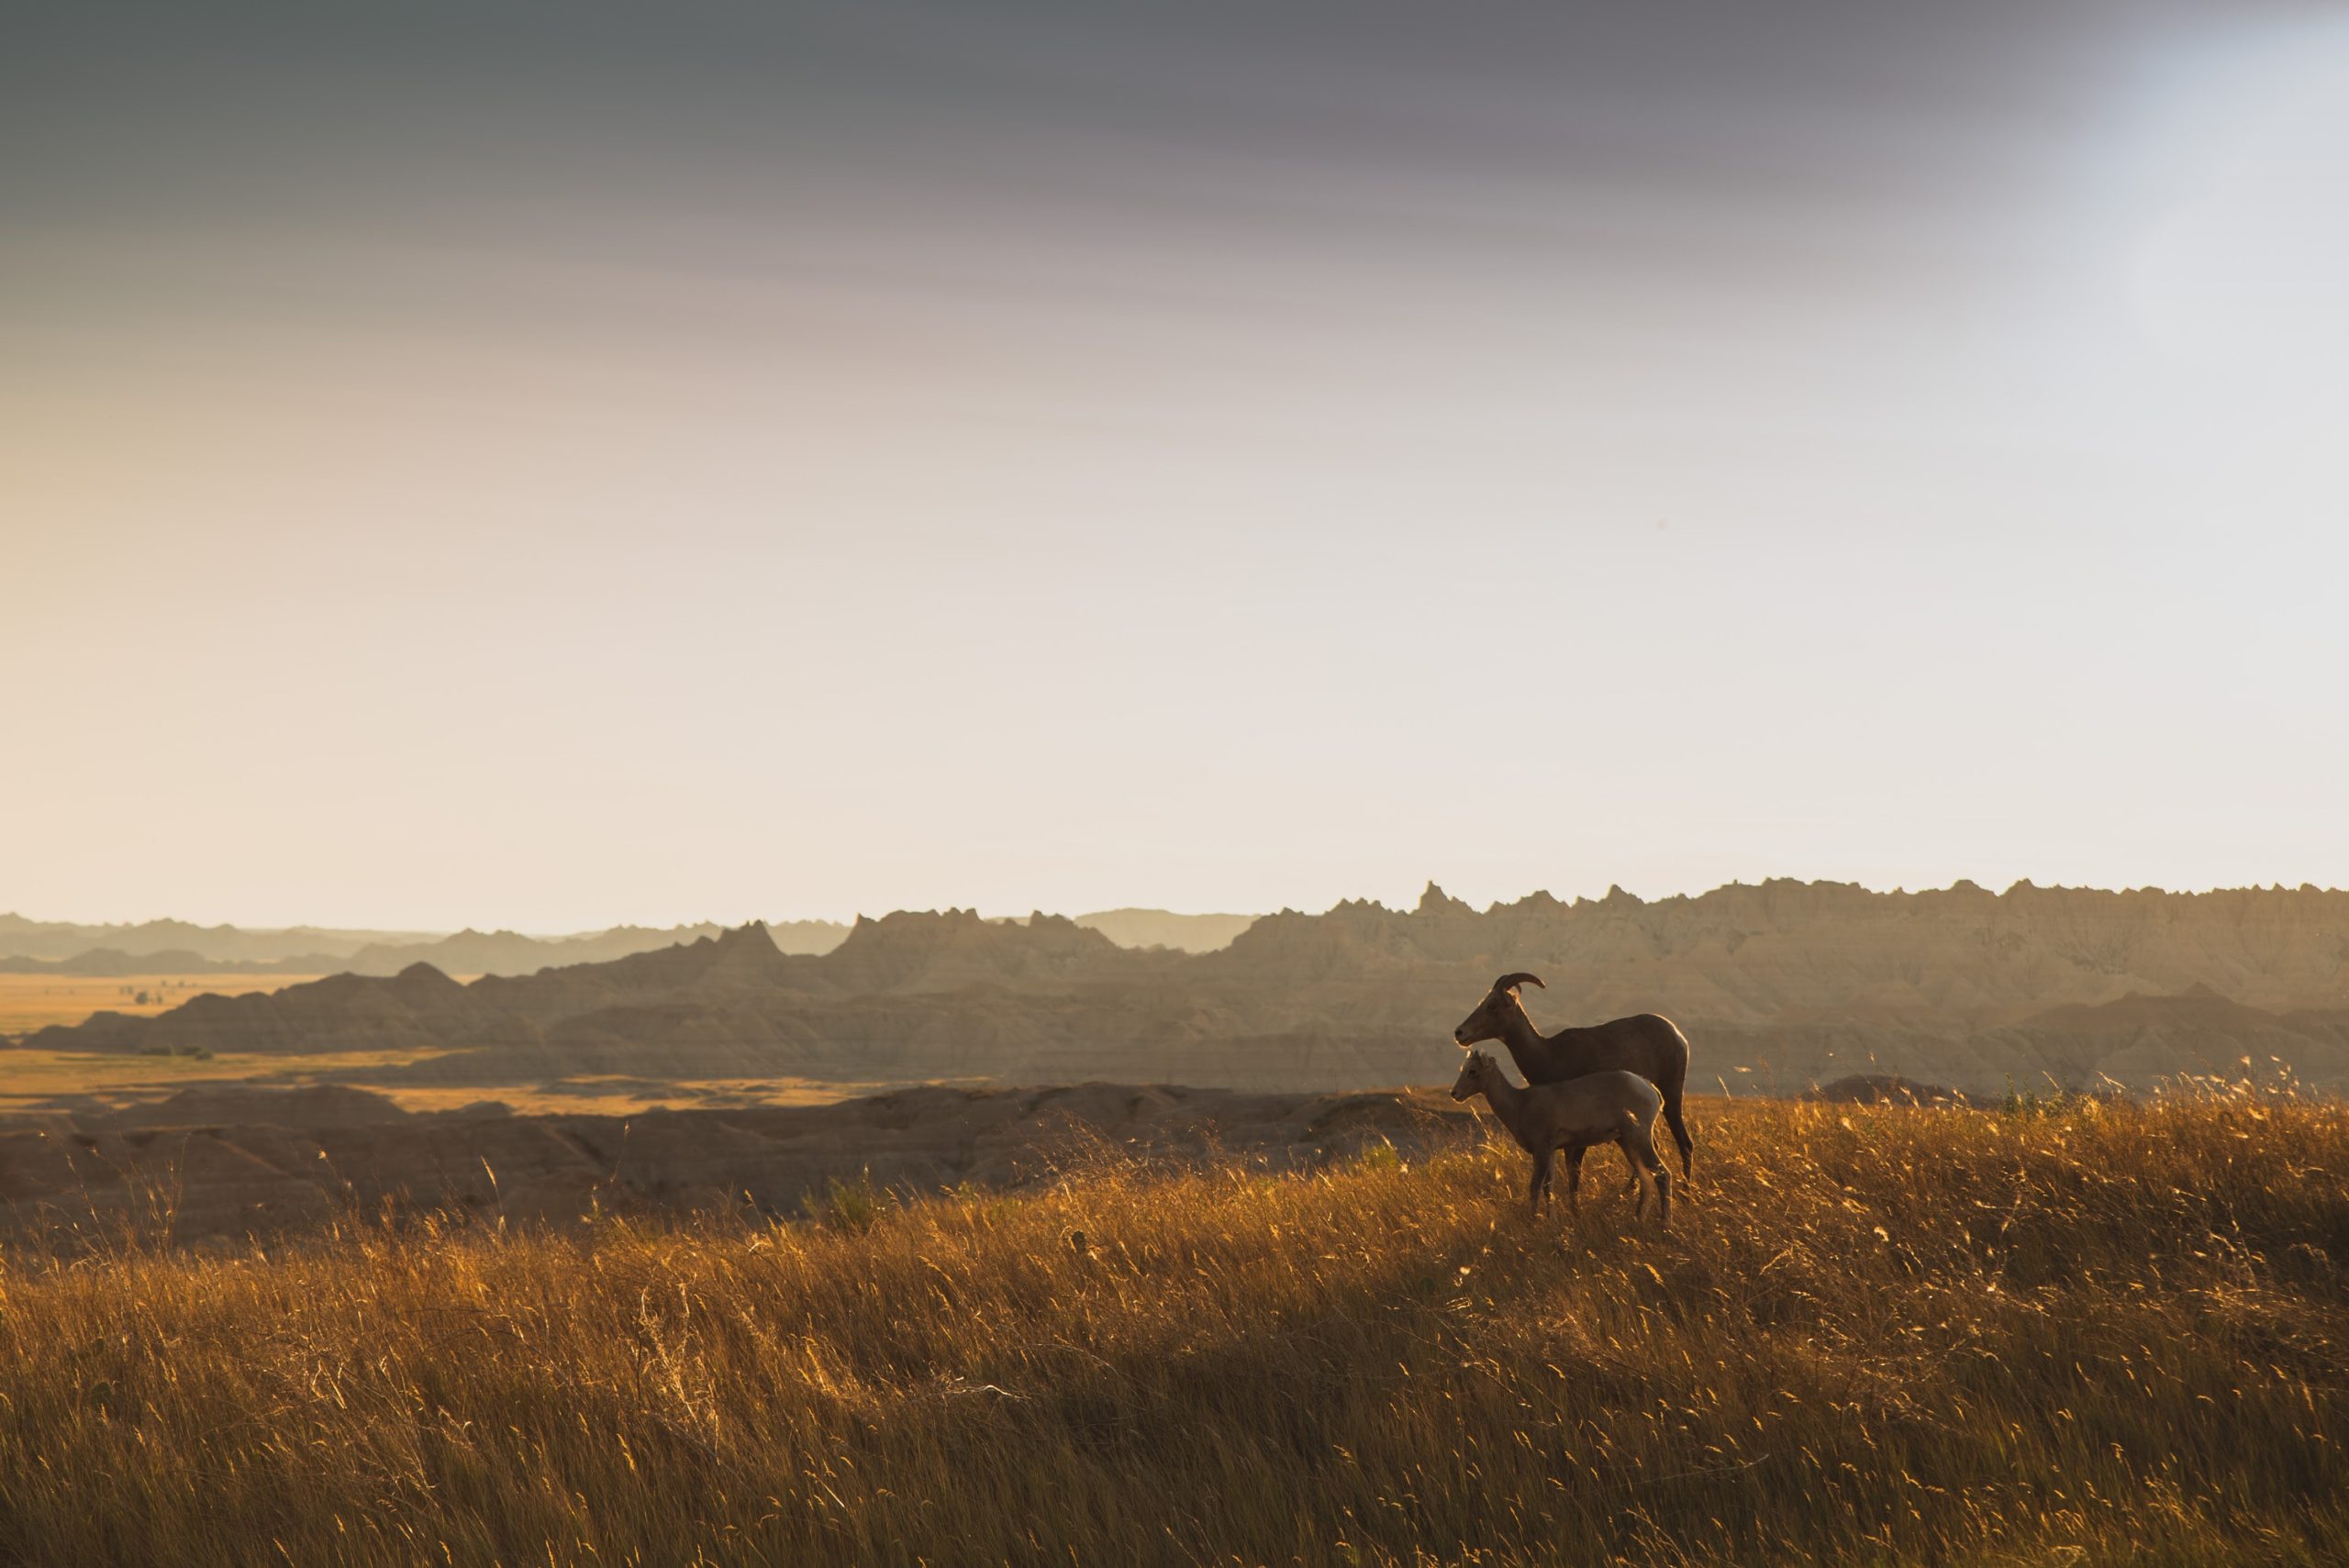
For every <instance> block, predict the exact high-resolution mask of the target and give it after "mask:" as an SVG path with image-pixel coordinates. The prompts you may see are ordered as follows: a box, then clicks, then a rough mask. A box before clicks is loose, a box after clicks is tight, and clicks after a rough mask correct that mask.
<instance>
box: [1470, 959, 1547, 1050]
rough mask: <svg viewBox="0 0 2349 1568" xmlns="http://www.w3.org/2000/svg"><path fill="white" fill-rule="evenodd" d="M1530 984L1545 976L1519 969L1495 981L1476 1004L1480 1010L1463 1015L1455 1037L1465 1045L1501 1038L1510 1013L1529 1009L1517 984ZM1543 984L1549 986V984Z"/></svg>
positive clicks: (1544, 988) (1539, 982)
mask: <svg viewBox="0 0 2349 1568" xmlns="http://www.w3.org/2000/svg"><path fill="white" fill-rule="evenodd" d="M1529 984H1531V985H1542V981H1541V978H1540V977H1539V976H1537V975H1531V974H1523V973H1519V974H1504V975H1502V976H1501V977H1500V978H1499V979H1498V980H1496V981H1494V982H1493V988H1492V989H1491V990H1490V991H1487V992H1486V993H1485V999H1484V1000H1483V1001H1481V1002H1479V1003H1477V1004H1476V1010H1475V1012H1473V1013H1471V1014H1469V1015H1468V1016H1467V1017H1466V1018H1463V1019H1461V1020H1460V1027H1459V1028H1458V1029H1453V1031H1452V1038H1453V1040H1457V1041H1458V1042H1459V1043H1461V1044H1462V1045H1475V1044H1476V1043H1477V1042H1478V1041H1480V1040H1498V1039H1500V1038H1501V1031H1502V1030H1503V1029H1506V1028H1508V1016H1509V1015H1510V1014H1511V1013H1522V1012H1524V1011H1525V1007H1524V1005H1523V1004H1522V1003H1520V1002H1519V1001H1518V999H1517V988H1518V987H1519V986H1520V985H1529ZM1542 989H1543V990H1545V991H1546V990H1548V989H1549V987H1548V986H1546V985H1542Z"/></svg>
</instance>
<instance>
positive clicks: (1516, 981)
mask: <svg viewBox="0 0 2349 1568" xmlns="http://www.w3.org/2000/svg"><path fill="white" fill-rule="evenodd" d="M1526 984H1532V985H1542V977H1541V976H1540V975H1538V974H1525V973H1518V974H1504V975H1502V976H1501V977H1500V978H1499V979H1498V980H1496V981H1494V982H1493V989H1494V990H1496V991H1514V990H1516V989H1517V988H1518V987H1519V986H1520V985H1526ZM1548 989H1550V988H1549V987H1548V986H1547V985H1542V990H1544V991H1547V990H1548Z"/></svg>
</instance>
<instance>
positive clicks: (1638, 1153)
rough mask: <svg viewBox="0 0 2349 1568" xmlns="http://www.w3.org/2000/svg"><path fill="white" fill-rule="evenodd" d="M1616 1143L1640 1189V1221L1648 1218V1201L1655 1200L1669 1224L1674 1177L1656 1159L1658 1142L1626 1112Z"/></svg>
mask: <svg viewBox="0 0 2349 1568" xmlns="http://www.w3.org/2000/svg"><path fill="white" fill-rule="evenodd" d="M1616 1141H1617V1142H1618V1143H1619V1144H1620V1145H1621V1146H1622V1150H1623V1158H1624V1160H1625V1161H1626V1162H1628V1163H1629V1164H1630V1165H1631V1180H1632V1181H1633V1182H1634V1183H1636V1184H1638V1186H1639V1188H1640V1212H1639V1217H1640V1218H1642V1219H1645V1218H1647V1215H1648V1200H1649V1199H1651V1198H1653V1199H1654V1200H1655V1201H1656V1203H1657V1205H1658V1206H1659V1207H1661V1208H1662V1210H1663V1213H1664V1221H1665V1222H1666V1223H1667V1224H1668V1223H1670V1221H1671V1219H1672V1189H1671V1187H1670V1186H1669V1185H1668V1184H1669V1183H1670V1182H1671V1180H1672V1174H1671V1173H1670V1172H1668V1171H1666V1170H1665V1169H1664V1162H1663V1161H1662V1160H1660V1159H1658V1158H1657V1157H1656V1152H1655V1139H1654V1138H1653V1136H1652V1135H1651V1133H1650V1131H1649V1129H1648V1126H1647V1124H1646V1123H1645V1122H1643V1121H1642V1120H1641V1119H1640V1118H1637V1117H1635V1116H1633V1115H1631V1113H1630V1112H1628V1111H1626V1112H1625V1113H1624V1115H1623V1129H1622V1132H1621V1134H1620V1136H1619V1137H1618V1138H1617V1140H1616Z"/></svg>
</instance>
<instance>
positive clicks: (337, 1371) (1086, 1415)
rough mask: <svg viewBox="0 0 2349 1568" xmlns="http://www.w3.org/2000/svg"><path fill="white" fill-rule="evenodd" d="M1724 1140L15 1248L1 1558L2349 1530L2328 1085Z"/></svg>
mask: <svg viewBox="0 0 2349 1568" xmlns="http://www.w3.org/2000/svg"><path fill="white" fill-rule="evenodd" d="M1708 1133H1709V1136H1708ZM1699 1139H1700V1142H1699V1159H1700V1161H1701V1162H1702V1163H1700V1165H1699V1168H1698V1174H1699V1177H1700V1182H1699V1184H1698V1185H1697V1186H1696V1187H1695V1188H1694V1189H1693V1190H1691V1191H1689V1192H1688V1193H1687V1203H1686V1205H1685V1206H1684V1207H1682V1208H1681V1209H1680V1211H1679V1213H1678V1214H1677V1216H1676V1217H1675V1224H1674V1228H1673V1229H1671V1230H1670V1231H1669V1232H1668V1233H1663V1234H1658V1233H1655V1232H1652V1231H1651V1232H1640V1231H1636V1230H1632V1229H1629V1228H1628V1227H1627V1226H1626V1224H1625V1220H1626V1217H1627V1214H1628V1207H1627V1205H1626V1203H1625V1200H1624V1198H1623V1196H1622V1195H1621V1193H1620V1165H1617V1164H1604V1163H1601V1162H1594V1175H1598V1176H1600V1177H1601V1178H1602V1179H1600V1180H1598V1182H1597V1183H1596V1189H1597V1190H1598V1192H1603V1193H1604V1194H1605V1196H1604V1197H1602V1198H1595V1199H1594V1201H1593V1202H1592V1204H1591V1205H1590V1211H1589V1212H1588V1213H1586V1217H1585V1221H1584V1226H1583V1229H1582V1231H1581V1232H1580V1234H1579V1236H1578V1237H1577V1236H1574V1235H1572V1234H1571V1233H1570V1232H1568V1231H1567V1229H1566V1228H1565V1226H1564V1221H1563V1218H1555V1217H1553V1218H1545V1219H1544V1220H1543V1221H1542V1222H1541V1223H1539V1224H1529V1223H1528V1222H1527V1221H1526V1220H1525V1219H1524V1218H1523V1217H1522V1216H1521V1214H1520V1212H1519V1210H1518V1207H1517V1205H1518V1201H1519V1194H1520V1183H1521V1180H1522V1161H1521V1158H1520V1156H1517V1155H1516V1154H1515V1153H1514V1152H1513V1151H1501V1150H1497V1149H1487V1150H1484V1151H1475V1152H1466V1153H1457V1154H1452V1155H1446V1156H1442V1157H1440V1158H1438V1159H1437V1160H1435V1161H1433V1162H1431V1163H1429V1164H1426V1165H1424V1166H1419V1167H1417V1168H1411V1167H1406V1166H1404V1165H1402V1164H1400V1163H1399V1162H1394V1161H1391V1160H1374V1161H1365V1162H1361V1163H1358V1164H1356V1165H1354V1166H1352V1167H1349V1168H1347V1169H1345V1170H1342V1171H1337V1172H1333V1173H1327V1174H1320V1175H1315V1176H1310V1177H1298V1178H1291V1179H1268V1178H1265V1177H1264V1176H1261V1175H1257V1174H1252V1173H1247V1172H1243V1171H1238V1170H1224V1171H1218V1172H1210V1173H1204V1174H1156V1175H1153V1174H1150V1173H1142V1172H1139V1171H1133V1170H1120V1169H1118V1168H1114V1167H1106V1168H1104V1169H1101V1170H1099V1171H1097V1172H1095V1173H1090V1174H1086V1175H1083V1176H1079V1177H1075V1178H1072V1179H1071V1180H1069V1181H1067V1182H1066V1183H1065V1184H1063V1185H1062V1186H1060V1187H1058V1188H1056V1189H1053V1190H1051V1191H1049V1192H1044V1193H1040V1194H1030V1195H985V1194H968V1195H951V1196H947V1197H943V1198H940V1199H936V1200H933V1201H928V1202H922V1203H918V1204H914V1205H911V1206H908V1207H893V1206H890V1205H888V1204H886V1203H882V1204H878V1205H875V1204H874V1203H873V1202H871V1201H870V1200H869V1196H868V1195H865V1194H863V1193H860V1192H853V1191H841V1192H838V1193H836V1194H835V1195H834V1196H833V1199H832V1201H831V1202H830V1204H829V1206H828V1218H826V1219H825V1220H823V1221H822V1222H819V1223H815V1224H807V1225H794V1226H785V1227H773V1228H770V1227H752V1228H730V1227H724V1226H712V1227H709V1228H706V1229H646V1228H639V1227H635V1226H631V1225H626V1224H620V1223H606V1224H602V1225H599V1226H597V1227H596V1228H595V1229H593V1230H592V1232H591V1233H590V1234H588V1235H587V1236H585V1237H584V1238H552V1237H543V1236H501V1235H497V1234H494V1233H483V1232H481V1231H479V1230H463V1229H456V1230H435V1231H433V1232H431V1233H429V1234H416V1233H410V1234H408V1235H406V1236H404V1237H401V1238H396V1239H395V1238H390V1237H386V1236H384V1235H382V1234H380V1233H371V1232H368V1231H365V1230H363V1229H359V1230H354V1231H353V1232H351V1234H349V1235H346V1236H344V1237H342V1238H341V1239H340V1240H332V1241H328V1242H326V1243H324V1244H321V1245H320V1246H318V1247H317V1248H315V1249H311V1250H307V1251H287V1252H284V1253H283V1254H279V1255H272V1256H269V1257H266V1258H264V1257H262V1256H260V1255H253V1256H248V1257H239V1258H228V1259H221V1258H212V1259H200V1258H195V1257H187V1256H167V1255H154V1254H149V1253H142V1252H139V1251H136V1250H127V1251H124V1252H123V1253H121V1254H120V1255H118V1256H116V1257H113V1258H111V1259H108V1260H104V1261H98V1262H82V1263H76V1264H61V1263H52V1262H46V1261H43V1260H39V1259H36V1258H34V1257H31V1256H29V1255H24V1254H17V1255H14V1256H6V1258H5V1262H0V1560H5V1561H8V1562H42V1563H104V1562H151V1563H191V1564H194V1563H206V1564H209V1563H219V1562H296V1563H303V1564H311V1563H335V1562H384V1563H395V1562H396V1563H413V1562H460V1563H473V1562H506V1563H513V1564H522V1563H550V1562H552V1563H572V1562H604V1563H618V1562H659V1563H668V1562H689V1561H718V1562H751V1563H774V1564H805V1563H816V1562H874V1563H888V1562H952V1563H964V1562H1075V1563H1088V1564H1089V1563H1109V1562H1170V1563H1191V1562H1314V1563H1318V1562H1480V1563H1519V1562H1602V1561H1610V1560H1614V1561H1622V1562H1642V1563H1652V1562H1665V1563H1715V1562H1720V1563H1730V1562H1852V1563H1863V1562H1865V1563H1902V1562H1936V1563H1939V1562H1965V1563H1974V1562H1989V1563H2005V1562H2014V1563H2022V1562H2121V1561H2126V1562H2152V1563H2168V1562H2246V1561H2251V1562H2294V1563H2310V1564H2313V1563H2320V1562H2336V1563H2337V1562H2343V1561H2349V1463H2344V1461H2343V1453H2342V1448H2341V1444H2342V1442H2343V1440H2344V1438H2349V1389H2344V1381H2349V1378H2345V1375H2344V1373H2343V1363H2344V1361H2349V1344H2344V1342H2343V1328H2344V1318H2343V1273H2342V1270H2341V1261H2342V1260H2344V1259H2349V1182H2345V1181H2344V1175H2349V1116H2345V1115H2344V1112H2343V1109H2342V1108H2341V1107H2340V1106H2337V1105H2331V1104H2305V1103H2303V1104H2292V1103H2268V1104H2260V1103H2254V1102H2251V1101H2248V1100H2234V1101H2205V1102H2201V1103H2196V1104H2187V1105H2178V1104H2173V1105H2169V1106H2149V1107H2126V1106H2123V1107H2112V1106H2105V1107H2097V1106H2057V1107H2054V1109H2053V1110H2052V1111H2050V1112H2048V1113H2046V1114H2030V1115H1986V1114H1976V1113H1966V1112H1946V1111H1943V1112H1932V1111H1915V1110H1895V1109H1885V1110H1858V1109H1848V1110H1847V1109H1842V1108H1838V1107H1817V1106H1760V1107H1752V1106H1749V1107H1743V1108H1742V1112H1741V1114H1739V1115H1738V1116H1736V1117H1734V1118H1715V1121H1714V1125H1712V1126H1711V1127H1710V1128H1709V1129H1708V1128H1704V1127H1700V1128H1699Z"/></svg>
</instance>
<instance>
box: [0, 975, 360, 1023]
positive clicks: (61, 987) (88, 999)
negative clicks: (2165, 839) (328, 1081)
mask: <svg viewBox="0 0 2349 1568" xmlns="http://www.w3.org/2000/svg"><path fill="white" fill-rule="evenodd" d="M317 978H319V977H318V976H317V975H315V974H98V975H94V974H0V1035H26V1034H30V1033H32V1031H33V1030H35V1029H47V1028H48V1027H49V1026H50V1025H51V1024H64V1025H72V1024H78V1023H82V1022H84V1021H86V1020H87V1019H88V1018H90V1017H91V1015H93V1014H95V1013H103V1012H114V1013H125V1014H128V1015H129V1016H130V1017H132V1018H154V1017H155V1016H156V1015H157V1014H159V1013H164V1012H168V1011H170V1010H171V1009H172V1008H173V1007H176V1006H180V1005H181V1004H182V1003H184V1002H191V1001H194V1000H195V998H196V997H198V996H201V995H205V994H206V992H212V993H217V995H223V996H241V995H245V994H246V993H247V992H250V991H283V990H284V989H285V988H286V987H287V986H288V985H302V984H307V983H309V982H310V981H313V980H316V979H317ZM142 997H143V998H144V1000H141V998H142Z"/></svg>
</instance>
